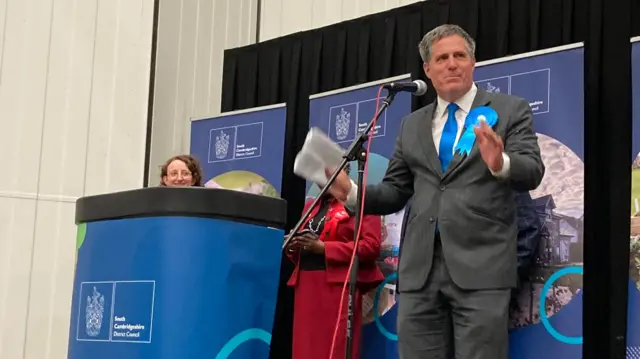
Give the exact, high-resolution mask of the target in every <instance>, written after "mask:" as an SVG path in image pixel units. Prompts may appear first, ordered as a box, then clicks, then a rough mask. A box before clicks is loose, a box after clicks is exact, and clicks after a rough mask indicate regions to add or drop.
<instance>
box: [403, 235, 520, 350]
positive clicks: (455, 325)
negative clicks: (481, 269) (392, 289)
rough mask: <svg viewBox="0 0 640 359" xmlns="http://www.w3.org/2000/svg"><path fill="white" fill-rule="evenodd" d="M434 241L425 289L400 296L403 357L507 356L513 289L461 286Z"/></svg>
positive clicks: (437, 237)
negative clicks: (474, 288)
mask: <svg viewBox="0 0 640 359" xmlns="http://www.w3.org/2000/svg"><path fill="white" fill-rule="evenodd" d="M435 246H436V248H435V251H434V258H433V266H432V268H431V271H430V273H429V278H428V279H427V282H426V285H425V286H424V288H422V289H421V290H419V291H415V292H401V293H400V295H399V298H398V350H399V354H400V359H452V358H455V359H508V352H509V350H508V341H509V334H508V329H509V328H508V325H509V302H510V298H511V290H510V289H491V290H465V289H462V288H460V287H458V286H457V285H456V284H455V283H454V282H453V280H452V279H451V276H450V275H449V271H448V269H447V266H446V263H445V259H444V256H443V254H442V246H441V244H440V241H439V236H436V245H435Z"/></svg>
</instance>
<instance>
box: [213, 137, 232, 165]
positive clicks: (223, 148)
mask: <svg viewBox="0 0 640 359" xmlns="http://www.w3.org/2000/svg"><path fill="white" fill-rule="evenodd" d="M229 142H230V141H229V135H227V134H226V133H224V131H220V135H218V136H216V158H217V159H219V160H221V159H224V158H225V157H227V153H228V152H229Z"/></svg>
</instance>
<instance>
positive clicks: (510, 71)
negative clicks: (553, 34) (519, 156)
mask: <svg viewBox="0 0 640 359" xmlns="http://www.w3.org/2000/svg"><path fill="white" fill-rule="evenodd" d="M475 82H476V84H477V86H478V87H479V88H482V89H484V90H486V91H488V92H492V93H506V94H511V95H514V96H518V97H521V98H524V99H525V100H527V101H528V102H529V105H530V106H531V110H532V112H533V126H534V130H535V132H536V134H537V136H538V144H539V146H540V150H541V155H542V160H543V162H544V165H545V167H546V171H545V175H544V178H543V179H542V182H541V183H540V186H538V188H537V189H535V190H533V191H530V192H529V193H528V195H529V197H527V193H517V195H519V196H523V197H520V198H524V201H525V203H526V202H529V203H531V202H532V204H533V205H534V206H535V209H536V213H537V215H538V228H539V235H540V238H539V245H538V250H537V252H536V253H535V254H534V255H533V256H532V258H531V259H532V262H531V267H530V269H529V270H528V272H527V275H526V278H523V283H522V284H521V287H520V290H519V292H518V293H517V294H516V297H515V298H514V300H513V301H512V305H511V308H510V323H509V327H510V336H509V358H511V359H534V358H536V359H537V358H540V357H545V358H547V359H579V358H582V345H581V344H582V283H583V281H582V268H583V228H584V226H583V220H584V91H583V89H584V48H583V45H582V44H574V45H568V46H563V47H558V48H552V49H547V50H543V51H536V52H533V53H527V54H522V55H518V56H513V57H507V58H502V59H495V60H491V61H486V62H483V63H478V64H477V65H476V70H475Z"/></svg>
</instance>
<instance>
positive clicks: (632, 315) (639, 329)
mask: <svg viewBox="0 0 640 359" xmlns="http://www.w3.org/2000/svg"><path fill="white" fill-rule="evenodd" d="M631 80H632V81H631V82H632V101H633V130H632V138H633V142H632V146H633V147H632V148H633V153H632V165H631V238H630V239H631V241H630V253H629V254H630V255H629V304H628V313H629V315H628V320H627V359H640V37H635V38H633V39H631Z"/></svg>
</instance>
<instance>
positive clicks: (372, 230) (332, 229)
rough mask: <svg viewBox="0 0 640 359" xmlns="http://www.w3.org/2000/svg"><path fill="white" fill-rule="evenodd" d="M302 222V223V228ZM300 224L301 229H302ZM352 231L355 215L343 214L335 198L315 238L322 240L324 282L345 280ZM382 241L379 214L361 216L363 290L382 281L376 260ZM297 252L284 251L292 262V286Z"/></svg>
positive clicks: (374, 286) (360, 277)
mask: <svg viewBox="0 0 640 359" xmlns="http://www.w3.org/2000/svg"><path fill="white" fill-rule="evenodd" d="M311 203H312V202H311V201H310V202H307V203H306V204H305V206H304V210H303V212H305V211H306V210H307V208H309V206H310V205H311ZM319 207H320V206H316V208H314V209H313V211H312V212H311V216H310V218H313V216H314V215H315V214H316V213H317V212H318V210H319V209H320V208H319ZM305 225H306V222H305V223H304V224H303V227H304V226H305ZM303 227H301V228H303ZM354 230H355V216H349V214H347V212H346V210H345V208H344V205H343V204H342V203H340V202H339V201H333V202H332V203H331V206H330V207H329V210H328V211H327V218H326V219H325V225H324V230H323V231H322V233H321V234H320V238H319V240H321V241H323V242H324V255H325V261H326V270H325V273H326V278H327V282H328V283H336V284H343V283H344V282H345V280H347V279H348V278H347V271H348V270H349V264H350V262H351V256H352V254H353V246H354V242H353V237H354ZM381 244H382V219H381V217H380V216H372V215H365V216H363V219H362V226H361V229H360V240H359V241H358V259H359V262H358V265H359V268H358V282H357V286H358V288H359V289H360V290H361V291H362V292H363V293H366V292H368V291H370V290H372V289H374V288H376V287H377V286H378V285H379V284H380V283H382V281H383V280H384V275H383V274H382V271H380V268H378V265H377V264H376V259H378V257H379V256H380V247H381ZM299 253H300V252H298V251H296V252H294V253H289V252H287V256H288V257H289V259H291V260H292V261H293V263H294V264H295V265H296V267H295V269H294V270H293V274H292V275H291V278H289V281H288V283H287V284H288V285H289V286H295V285H296V284H297V281H298V274H299V264H300V258H299Z"/></svg>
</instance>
